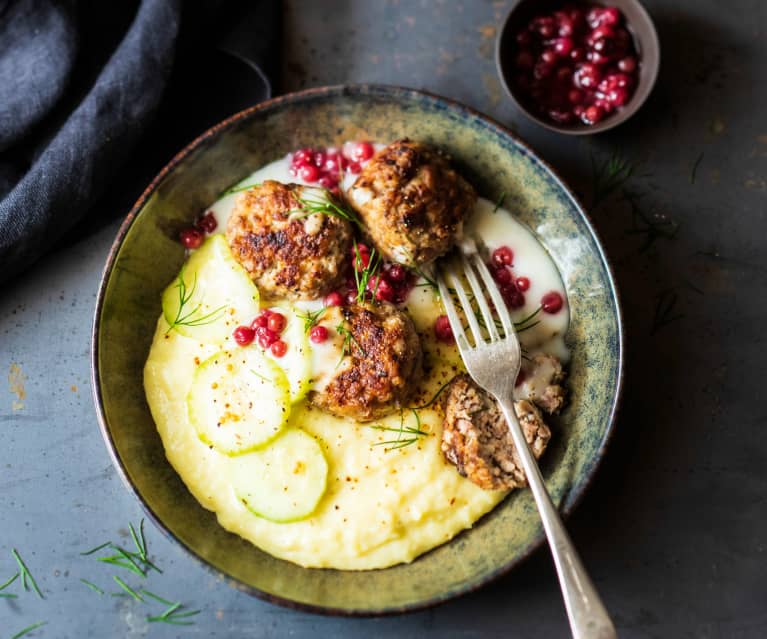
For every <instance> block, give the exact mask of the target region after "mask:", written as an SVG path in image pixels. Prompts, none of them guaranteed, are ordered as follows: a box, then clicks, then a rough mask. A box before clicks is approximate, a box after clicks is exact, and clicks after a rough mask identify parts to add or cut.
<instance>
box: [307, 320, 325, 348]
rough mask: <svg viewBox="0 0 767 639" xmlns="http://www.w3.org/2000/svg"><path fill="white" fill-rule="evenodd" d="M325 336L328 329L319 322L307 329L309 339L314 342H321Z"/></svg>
mask: <svg viewBox="0 0 767 639" xmlns="http://www.w3.org/2000/svg"><path fill="white" fill-rule="evenodd" d="M327 338H328V329H327V328H325V327H324V326H322V325H320V324H318V325H317V326H312V328H311V330H310V331H309V339H310V340H312V341H313V342H314V343H315V344H322V342H324V341H325V340H326V339H327Z"/></svg>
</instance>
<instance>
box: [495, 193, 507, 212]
mask: <svg viewBox="0 0 767 639" xmlns="http://www.w3.org/2000/svg"><path fill="white" fill-rule="evenodd" d="M505 199H506V191H503V192H502V193H501V195H500V196H498V201H497V202H496V203H495V206H494V207H493V213H498V209H500V208H501V207H502V206H503V201H504V200H505Z"/></svg>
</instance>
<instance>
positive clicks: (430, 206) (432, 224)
mask: <svg viewBox="0 0 767 639" xmlns="http://www.w3.org/2000/svg"><path fill="white" fill-rule="evenodd" d="M347 198H348V200H349V203H350V204H351V206H352V207H353V208H354V209H355V210H356V211H357V213H358V214H359V216H360V218H361V219H362V221H363V222H364V223H365V225H366V226H367V232H368V234H369V235H370V238H371V240H372V241H373V243H374V244H375V246H376V248H377V249H378V250H379V251H380V252H381V253H383V255H384V256H385V257H387V258H388V259H390V260H393V261H395V262H401V263H403V264H408V265H411V266H412V265H423V264H427V263H429V262H432V261H433V260H435V259H437V258H438V257H440V256H441V255H444V254H445V253H447V252H448V251H449V250H450V249H451V248H452V246H453V244H454V243H455V240H456V238H457V237H458V236H459V235H460V234H461V231H462V225H463V221H464V219H465V218H466V217H467V215H468V214H469V212H470V211H471V210H472V207H473V206H474V204H475V202H476V201H477V195H476V193H475V192H474V189H473V188H472V187H471V186H470V185H469V184H468V183H467V182H466V180H464V179H463V178H462V177H461V176H460V175H458V173H456V172H455V171H454V170H453V169H452V168H450V165H449V164H448V162H447V160H446V159H445V158H444V157H443V156H441V155H439V154H438V153H436V152H435V151H433V150H431V149H429V148H428V147H426V146H424V145H423V144H419V143H417V142H411V141H410V140H407V139H404V140H397V141H396V142H392V143H391V144H390V145H389V146H387V147H386V148H384V149H381V151H379V152H378V153H377V154H376V155H375V156H373V158H372V159H371V160H370V162H368V164H367V165H366V166H365V168H363V169H362V173H360V176H359V177H358V178H357V180H356V181H355V182H354V184H353V185H352V186H351V187H350V188H349V189H348V191H347Z"/></svg>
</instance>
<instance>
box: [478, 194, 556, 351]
mask: <svg viewBox="0 0 767 639" xmlns="http://www.w3.org/2000/svg"><path fill="white" fill-rule="evenodd" d="M494 209H495V204H493V203H492V202H491V201H490V200H486V199H484V198H479V201H478V202H477V205H476V207H475V209H474V215H472V216H471V217H470V218H469V220H468V221H467V222H466V225H465V229H464V235H465V236H467V237H471V236H473V235H477V236H479V237H480V238H481V240H482V242H483V243H484V244H485V246H486V247H487V249H488V252H489V253H492V251H493V250H495V249H497V248H498V247H500V246H508V247H509V248H510V249H511V250H512V251H513V252H514V262H513V266H512V271H513V273H514V277H527V278H528V279H529V280H530V288H529V289H528V290H527V291H525V293H524V295H525V305H524V306H523V307H522V308H519V309H516V310H514V311H512V313H511V317H512V319H513V320H514V321H515V322H519V321H521V320H523V319H524V318H526V317H529V316H530V315H531V314H532V313H534V312H535V310H536V309H537V308H538V307H539V306H540V303H541V298H542V297H543V296H544V295H545V294H546V293H549V292H550V291H556V292H558V293H559V294H560V295H562V298H563V299H564V300H565V304H564V306H563V307H562V310H560V311H559V312H558V313H555V314H549V313H544V312H543V311H541V312H540V313H538V315H536V317H535V319H534V320H533V321H538V322H539V323H538V324H537V325H536V326H534V327H533V328H529V329H527V330H522V331H521V332H519V333H518V335H519V341H520V343H521V344H522V346H523V347H524V348H525V349H526V350H527V351H528V352H529V353H530V354H535V353H550V354H552V355H554V356H555V357H557V358H559V359H560V360H561V361H562V362H563V363H566V362H567V361H569V359H570V351H569V350H568V349H567V346H566V345H565V339H564V337H565V333H566V332H567V326H568V324H569V323H570V313H569V307H568V304H567V295H566V294H565V287H564V284H563V283H562V278H561V277H560V275H559V271H558V270H557V267H556V265H555V264H554V261H553V260H552V259H551V256H550V255H549V254H548V252H547V251H546V249H545V248H544V247H543V245H541V243H540V242H539V241H538V239H537V238H536V237H535V235H534V234H533V232H532V231H531V230H530V229H529V228H528V227H527V226H525V225H524V224H522V223H521V222H519V221H518V220H516V219H515V218H514V216H513V215H512V214H511V213H510V212H509V211H508V210H506V209H504V208H499V209H498V210H497V211H495V212H493V210H494ZM531 323H532V322H531Z"/></svg>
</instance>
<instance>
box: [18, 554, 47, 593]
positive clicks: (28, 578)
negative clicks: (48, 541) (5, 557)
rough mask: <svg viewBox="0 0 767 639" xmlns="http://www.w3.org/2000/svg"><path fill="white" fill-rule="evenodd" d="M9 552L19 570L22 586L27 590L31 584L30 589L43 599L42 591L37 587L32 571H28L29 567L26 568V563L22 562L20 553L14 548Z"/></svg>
mask: <svg viewBox="0 0 767 639" xmlns="http://www.w3.org/2000/svg"><path fill="white" fill-rule="evenodd" d="M11 552H12V554H13V557H14V559H15V560H16V564H17V565H18V567H19V572H20V573H21V584H22V585H23V586H24V590H29V585H30V584H31V585H32V589H33V590H34V591H35V592H36V593H37V596H38V597H40V599H45V597H44V596H43V593H42V592H40V588H38V587H37V582H36V581H35V578H34V577H33V576H32V573H31V572H29V568H27V565H26V564H25V563H24V560H23V559H22V558H21V555H19V551H18V550H16V549H15V548H14V549H13V550H12V551H11Z"/></svg>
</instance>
